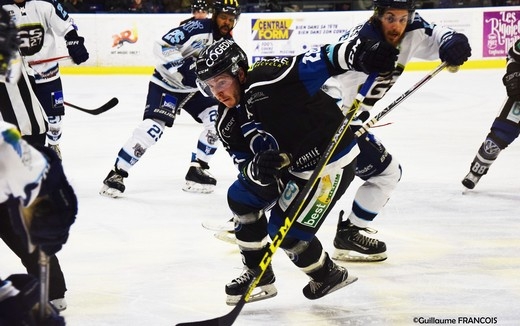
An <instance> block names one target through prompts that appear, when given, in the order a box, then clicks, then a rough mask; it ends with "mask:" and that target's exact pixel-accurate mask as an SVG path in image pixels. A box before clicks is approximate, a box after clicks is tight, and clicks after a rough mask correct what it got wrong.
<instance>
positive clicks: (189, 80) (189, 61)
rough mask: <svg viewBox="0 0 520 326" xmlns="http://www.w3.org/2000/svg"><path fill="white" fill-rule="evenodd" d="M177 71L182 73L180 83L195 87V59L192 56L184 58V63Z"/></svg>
mask: <svg viewBox="0 0 520 326" xmlns="http://www.w3.org/2000/svg"><path fill="white" fill-rule="evenodd" d="M177 71H178V72H179V73H180V74H181V75H182V77H183V78H182V83H183V84H184V85H186V86H190V87H194V88H197V83H196V80H197V73H196V72H195V60H194V59H193V57H189V58H185V59H184V63H183V64H182V65H181V66H180V67H179V68H178V69H177Z"/></svg>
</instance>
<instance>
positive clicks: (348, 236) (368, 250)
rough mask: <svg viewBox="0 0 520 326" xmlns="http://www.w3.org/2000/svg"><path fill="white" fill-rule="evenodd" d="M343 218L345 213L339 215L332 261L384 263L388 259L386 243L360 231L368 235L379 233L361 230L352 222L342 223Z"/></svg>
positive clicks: (365, 229) (371, 230)
mask: <svg viewBox="0 0 520 326" xmlns="http://www.w3.org/2000/svg"><path fill="white" fill-rule="evenodd" d="M342 217H343V211H341V213H340V215H339V221H338V230H337V231H336V237H335V238H334V248H335V250H334V253H333V254H332V259H337V260H343V261H350V262H374V261H383V260H385V259H386V258H387V255H386V244H385V243H384V242H382V241H379V240H377V239H373V238H370V237H367V236H366V235H363V234H361V233H360V231H365V232H367V233H376V232H377V231H375V230H373V229H370V228H359V227H357V226H355V225H354V224H352V223H350V220H346V221H342Z"/></svg>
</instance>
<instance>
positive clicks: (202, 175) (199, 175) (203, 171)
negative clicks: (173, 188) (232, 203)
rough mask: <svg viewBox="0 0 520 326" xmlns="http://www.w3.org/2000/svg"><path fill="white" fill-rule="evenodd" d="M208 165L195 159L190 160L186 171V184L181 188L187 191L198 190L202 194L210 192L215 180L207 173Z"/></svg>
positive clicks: (215, 182)
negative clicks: (193, 160)
mask: <svg viewBox="0 0 520 326" xmlns="http://www.w3.org/2000/svg"><path fill="white" fill-rule="evenodd" d="M208 170H209V165H208V163H206V162H203V161H200V160H197V161H195V162H191V164H190V168H189V170H188V173H186V178H185V179H186V184H185V185H184V187H182V190H184V191H187V192H198V193H203V194H209V193H212V192H213V190H214V188H215V185H216V184H217V180H215V178H213V176H212V175H211V174H210V173H209V171H208Z"/></svg>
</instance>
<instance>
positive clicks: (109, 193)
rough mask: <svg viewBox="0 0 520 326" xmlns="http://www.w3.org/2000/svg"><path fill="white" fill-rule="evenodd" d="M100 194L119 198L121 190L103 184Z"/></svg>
mask: <svg viewBox="0 0 520 326" xmlns="http://www.w3.org/2000/svg"><path fill="white" fill-rule="evenodd" d="M99 194H100V195H101V196H105V197H109V198H119V197H121V195H122V194H123V193H122V192H121V191H119V190H117V189H114V188H110V187H108V186H107V185H103V188H101V190H100V191H99Z"/></svg>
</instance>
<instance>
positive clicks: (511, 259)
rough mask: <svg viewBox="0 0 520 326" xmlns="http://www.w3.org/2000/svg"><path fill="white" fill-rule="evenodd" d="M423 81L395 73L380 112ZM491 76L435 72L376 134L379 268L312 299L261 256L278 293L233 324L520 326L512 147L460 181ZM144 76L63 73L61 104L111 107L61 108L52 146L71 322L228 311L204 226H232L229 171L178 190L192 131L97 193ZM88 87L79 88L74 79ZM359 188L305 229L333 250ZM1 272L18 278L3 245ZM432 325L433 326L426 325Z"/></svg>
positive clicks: (225, 276)
mask: <svg viewBox="0 0 520 326" xmlns="http://www.w3.org/2000/svg"><path fill="white" fill-rule="evenodd" d="M426 73H427V72H424V71H423V72H406V73H404V75H403V77H402V78H401V79H400V80H399V81H398V83H397V84H396V85H395V86H394V88H393V89H392V90H391V92H390V93H389V94H388V95H387V97H386V98H385V100H384V101H383V102H381V103H379V104H378V106H377V107H376V110H377V108H379V109H381V108H383V107H385V106H386V105H387V104H389V103H390V102H392V101H393V100H394V99H395V98H396V97H397V96H398V95H400V94H402V93H403V92H404V91H405V90H407V89H408V88H409V87H411V86H412V85H413V84H415V83H416V82H417V81H418V80H419V79H421V78H422V77H423V76H424V75H426ZM502 75H503V70H501V69H500V70H485V71H475V70H470V71H466V70H461V71H459V72H458V73H456V74H452V73H448V72H447V71H443V72H441V73H440V74H439V75H437V76H436V77H434V78H433V79H432V80H431V81H429V82H428V83H427V84H426V85H424V86H423V87H422V88H421V89H420V90H418V91H417V92H416V93H415V94H413V95H412V96H411V97H410V98H409V99H407V100H406V101H405V102H403V103H402V104H401V105H399V106H398V107H397V108H396V109H395V110H394V111H393V112H392V113H390V114H389V115H388V117H387V118H385V119H384V121H383V122H392V124H390V125H388V126H385V127H381V128H377V129H373V131H374V133H375V134H376V135H378V136H379V138H380V139H381V140H382V141H383V143H384V144H385V146H386V147H387V148H388V150H389V151H390V152H391V153H392V154H393V155H394V156H395V158H396V159H398V160H399V161H400V163H401V164H402V166H403V177H402V180H401V182H400V184H399V185H398V187H397V189H396V190H395V193H394V195H393V196H392V198H391V200H390V201H389V202H388V204H387V206H386V207H385V209H384V211H383V212H382V213H381V214H380V215H379V216H378V217H377V218H376V220H375V221H374V222H373V223H372V224H371V227H373V228H375V229H378V230H379V233H378V234H377V235H376V237H378V238H379V239H380V240H383V241H385V242H386V244H387V246H388V256H389V258H388V260H386V261H384V262H380V263H372V264H367V263H342V265H344V266H346V267H347V268H348V269H349V271H350V273H352V274H353V275H356V276H358V277H359V280H358V281H357V282H356V283H354V284H352V285H351V286H349V287H347V288H345V289H342V290H340V291H338V292H335V293H333V294H331V295H329V296H327V297H325V298H322V299H319V300H316V301H309V300H307V299H306V298H305V297H304V296H303V295H302V292H301V290H302V288H303V287H304V286H305V284H306V283H307V281H308V279H307V277H306V276H305V275H304V274H303V273H302V272H300V271H299V270H297V269H296V267H294V265H292V263H291V262H290V261H289V260H288V258H287V257H286V256H285V254H284V253H283V252H282V251H278V252H277V253H276V255H275V257H274V260H273V261H274V270H275V273H276V277H277V281H276V285H277V287H278V296H276V297H275V298H273V299H270V300H265V301H263V302H256V303H251V304H248V305H246V306H245V307H244V309H243V311H242V313H241V314H240V316H239V317H238V319H237V321H236V323H235V324H236V325H248V326H249V325H312V326H321V325H414V324H420V323H414V318H423V319H422V321H423V322H422V323H423V324H424V323H426V322H427V321H428V320H429V318H431V317H433V318H437V319H439V320H445V319H450V318H455V319H456V321H457V322H459V324H462V323H461V322H460V321H459V320H457V318H458V317H491V318H493V317H496V324H498V325H520V309H519V307H520V277H519V275H520V236H519V233H520V216H519V215H520V214H519V212H518V211H519V210H518V208H519V204H520V172H519V171H520V160H519V157H520V146H519V144H518V143H513V144H512V145H511V146H510V147H509V148H508V149H506V150H505V151H503V152H502V153H501V155H500V157H499V158H498V160H497V161H496V162H495V164H494V165H493V166H492V168H491V169H490V172H489V173H488V175H486V176H485V177H483V178H482V180H481V182H480V184H478V186H477V187H476V189H475V190H473V191H471V192H469V193H467V194H465V195H463V194H462V190H463V187H462V185H461V183H460V181H461V179H462V178H463V177H464V175H465V174H466V173H467V171H468V169H469V164H470V162H471V160H472V159H473V157H474V155H475V153H476V151H477V149H478V147H479V146H480V143H481V142H482V141H483V139H484V137H485V136H486V134H487V132H488V130H489V127H490V125H491V123H492V121H493V119H494V117H495V115H496V113H497V111H498V110H499V108H500V106H501V104H502V102H503V100H504V99H505V89H504V87H503V86H502V83H501V77H502ZM148 79H149V76H144V75H138V76H132V75H130V76H74V75H65V76H63V83H64V91H65V96H66V100H67V101H68V102H71V103H74V104H77V105H80V106H85V107H95V106H98V105H100V104H102V103H104V102H105V101H108V100H109V99H110V98H111V97H114V96H115V97H118V98H119V100H120V103H119V105H118V106H116V107H115V108H114V109H112V110H111V111H109V112H106V113H104V114H102V115H99V116H91V115H88V114H85V113H82V112H79V111H76V110H74V109H72V108H67V113H66V117H65V120H64V132H63V140H62V145H61V148H62V153H63V160H64V166H65V170H66V173H67V175H68V177H69V178H70V181H71V183H72V184H73V186H74V188H75V190H76V192H77V195H78V197H79V214H78V218H77V221H76V223H75V224H74V225H73V227H72V229H71V234H70V239H69V241H68V243H67V244H66V245H65V246H64V248H63V250H62V251H61V252H59V253H58V257H59V259H60V261H61V265H62V269H63V271H64V273H65V277H66V281H67V286H68V292H67V293H66V299H67V301H68V304H69V307H68V309H67V310H66V311H65V312H63V316H65V318H66V321H67V324H68V325H73V326H87V325H88V326H108V325H121V326H122V325H125V326H126V325H132V326H133V325H136V326H152V325H153V326H163V325H164V326H166V325H175V324H176V323H179V322H186V321H195V320H201V319H207V318H213V317H216V316H219V315H223V314H225V313H227V312H228V311H230V309H231V307H229V306H227V305H226V304H225V293H224V285H225V284H226V283H227V282H229V281H230V280H231V279H233V278H234V277H236V276H238V275H239V274H240V272H241V259H240V256H239V254H238V251H237V249H236V248H235V247H234V246H232V245H230V244H227V243H224V242H221V241H219V240H217V239H215V238H214V237H213V232H211V231H209V230H206V229H203V228H202V227H201V222H203V221H206V220H214V221H216V222H220V221H225V220H227V219H228V218H229V217H230V212H229V210H228V208H227V203H226V191H227V186H228V185H229V184H230V183H231V182H232V181H233V180H234V178H235V175H236V172H235V168H234V166H233V165H232V163H231V160H230V159H229V157H228V156H227V153H226V152H225V151H224V150H223V149H222V148H221V149H219V151H217V154H216V155H215V157H214V159H213V160H212V162H211V164H210V165H211V171H212V173H213V174H214V176H215V177H216V178H217V180H218V184H217V187H216V191H215V193H213V194H209V195H208V194H191V193H185V192H183V191H182V190H181V187H182V185H183V183H184V175H185V173H186V171H187V168H188V163H189V160H190V155H191V154H190V153H191V151H192V149H193V148H194V146H195V144H196V138H197V137H198V134H199V133H200V131H201V128H200V125H198V124H196V123H195V122H194V121H193V120H192V119H191V117H190V116H189V115H188V114H187V113H186V112H183V113H182V114H181V115H180V116H179V117H178V119H177V121H176V122H175V125H174V127H173V128H171V129H168V130H166V132H165V134H164V135H163V137H162V139H161V140H160V142H159V143H158V144H157V145H155V146H154V147H153V148H151V149H150V150H149V151H148V152H147V153H146V154H145V155H144V157H143V158H142V160H141V161H140V162H139V163H138V164H137V165H136V166H135V167H134V168H133V169H132V170H131V171H130V177H129V178H128V179H127V180H126V181H125V182H126V185H127V191H126V192H125V194H124V195H125V196H124V198H120V199H109V198H105V197H101V196H100V195H98V191H99V189H100V188H101V185H102V180H103V179H104V177H105V176H106V174H107V173H108V171H109V170H110V168H111V167H112V164H113V163H114V161H115V158H116V154H117V152H118V151H119V149H120V147H121V146H122V145H123V143H124V142H125V141H126V139H127V138H128V137H129V136H130V134H131V132H132V131H133V128H134V127H135V126H136V125H137V123H138V122H139V121H140V120H141V117H142V113H143V107H144V102H145V97H146V91H147V84H148ZM87 85H89V86H87ZM359 184H360V182H359V180H356V181H355V182H354V183H353V185H352V186H351V187H350V188H349V191H348V193H347V194H346V195H345V196H344V198H343V199H342V200H341V201H340V203H339V204H338V205H337V206H336V208H335V209H334V211H333V213H332V214H331V215H330V216H329V218H328V219H327V220H326V221H325V223H324V225H323V227H322V228H321V229H320V231H319V232H318V237H319V238H320V239H321V240H322V243H323V245H324V247H325V248H326V250H328V251H329V252H332V250H333V246H332V239H333V237H334V234H335V228H336V222H337V216H338V212H339V210H340V209H345V210H347V211H348V210H349V209H350V206H351V201H352V198H353V193H354V191H355V189H356V188H357V186H358V185H359ZM0 260H1V265H2V267H1V275H2V276H3V277H5V276H7V275H9V274H11V273H17V272H24V269H23V267H22V265H21V263H20V262H19V261H18V259H17V258H16V257H15V256H14V255H13V254H12V253H11V252H10V251H9V250H8V249H7V247H6V246H3V245H2V246H0ZM430 323H432V322H431V321H430Z"/></svg>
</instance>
